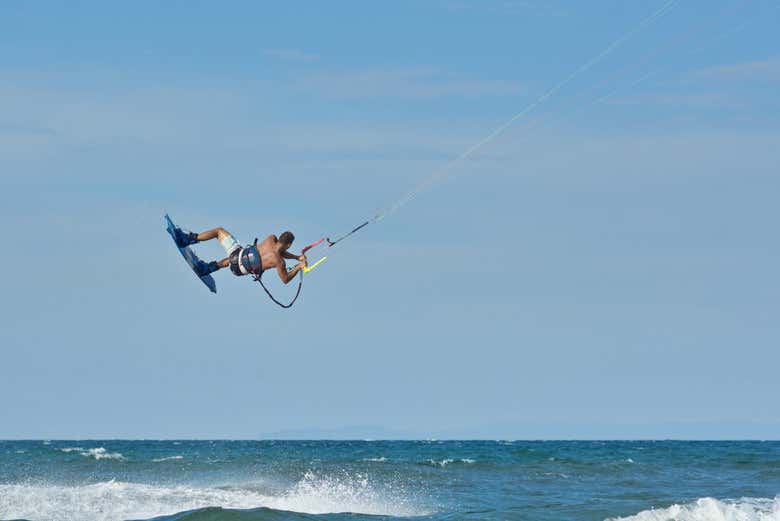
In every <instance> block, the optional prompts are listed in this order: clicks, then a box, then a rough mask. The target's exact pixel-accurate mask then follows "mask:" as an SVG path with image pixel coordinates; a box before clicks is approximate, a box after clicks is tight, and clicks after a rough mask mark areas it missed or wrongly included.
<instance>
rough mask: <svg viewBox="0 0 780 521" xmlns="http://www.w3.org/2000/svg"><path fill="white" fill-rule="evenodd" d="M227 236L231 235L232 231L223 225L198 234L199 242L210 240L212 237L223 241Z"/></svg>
mask: <svg viewBox="0 0 780 521" xmlns="http://www.w3.org/2000/svg"><path fill="white" fill-rule="evenodd" d="M226 237H230V232H228V231H227V230H226V229H224V228H223V227H221V226H220V227H219V228H214V229H211V230H206V231H205V232H201V233H198V234H196V238H197V240H198V242H203V241H210V240H211V239H219V241H220V242H222V241H224V240H225V238H226Z"/></svg>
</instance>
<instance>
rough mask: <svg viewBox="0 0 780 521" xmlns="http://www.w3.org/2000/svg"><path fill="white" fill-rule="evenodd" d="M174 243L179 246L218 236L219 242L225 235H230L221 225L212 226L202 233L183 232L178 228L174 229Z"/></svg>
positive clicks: (182, 246)
mask: <svg viewBox="0 0 780 521" xmlns="http://www.w3.org/2000/svg"><path fill="white" fill-rule="evenodd" d="M175 234H176V236H175V238H176V244H177V245H178V246H179V247H180V248H184V247H185V246H189V245H191V244H196V243H199V242H203V241H210V240H211V239H214V238H218V239H219V241H220V242H223V240H224V238H225V237H230V236H231V235H230V233H228V231H227V230H225V229H224V228H222V227H221V226H220V227H218V228H213V229H211V230H207V231H205V232H202V233H194V232H184V231H182V230H181V229H180V228H176V230H175Z"/></svg>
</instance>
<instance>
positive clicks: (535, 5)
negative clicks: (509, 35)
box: [444, 0, 565, 16]
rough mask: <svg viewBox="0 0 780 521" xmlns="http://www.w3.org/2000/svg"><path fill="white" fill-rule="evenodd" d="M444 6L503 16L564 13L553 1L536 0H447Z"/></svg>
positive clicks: (451, 9) (454, 9) (557, 14)
mask: <svg viewBox="0 0 780 521" xmlns="http://www.w3.org/2000/svg"><path fill="white" fill-rule="evenodd" d="M444 8H445V9H446V10H448V11H454V12H458V11H461V12H463V11H475V10H479V11H481V12H486V13H491V14H498V15H501V16H522V15H529V14H533V13H545V14H550V15H555V16H561V15H564V14H565V12H564V11H563V10H561V8H560V6H557V5H554V4H553V3H552V2H549V1H548V2H541V1H535V0H504V1H501V2H476V1H467V0H453V1H449V2H446V3H445V4H444Z"/></svg>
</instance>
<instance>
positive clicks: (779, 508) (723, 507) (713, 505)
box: [610, 496, 780, 521]
mask: <svg viewBox="0 0 780 521" xmlns="http://www.w3.org/2000/svg"><path fill="white" fill-rule="evenodd" d="M610 519H611V521H780V496H777V497H776V498H774V499H765V498H742V499H740V500H738V501H719V500H717V499H713V498H709V497H706V498H701V499H698V500H696V501H695V502H693V503H687V504H684V505H672V506H670V507H669V508H659V509H652V510H643V511H642V512H639V513H638V514H636V515H633V516H629V517H618V518H610Z"/></svg>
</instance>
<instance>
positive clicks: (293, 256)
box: [282, 251, 303, 261]
mask: <svg viewBox="0 0 780 521" xmlns="http://www.w3.org/2000/svg"><path fill="white" fill-rule="evenodd" d="M282 257H284V258H285V259H291V260H298V261H302V260H303V254H302V253H301V254H300V255H296V254H294V253H290V252H289V251H286V252H284V253H282Z"/></svg>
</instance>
